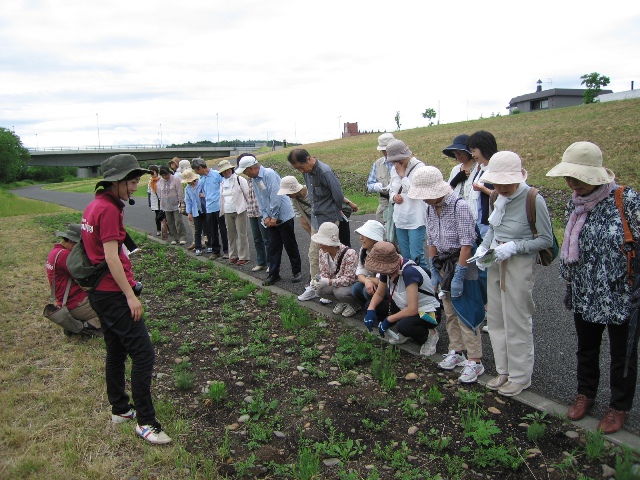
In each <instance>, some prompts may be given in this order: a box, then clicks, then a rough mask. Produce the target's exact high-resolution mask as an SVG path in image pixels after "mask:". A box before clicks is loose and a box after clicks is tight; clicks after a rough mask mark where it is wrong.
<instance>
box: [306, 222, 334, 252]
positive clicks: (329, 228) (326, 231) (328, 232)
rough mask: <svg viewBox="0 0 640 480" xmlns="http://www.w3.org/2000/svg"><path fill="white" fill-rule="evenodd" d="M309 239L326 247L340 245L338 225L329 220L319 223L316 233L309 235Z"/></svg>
mask: <svg viewBox="0 0 640 480" xmlns="http://www.w3.org/2000/svg"><path fill="white" fill-rule="evenodd" d="M311 240H313V241H314V242H316V243H317V244H318V245H326V246H327V247H339V246H340V245H341V244H340V235H339V230H338V226H337V225H336V224H335V223H331V222H324V223H323V224H322V225H320V228H318V233H316V234H315V235H311Z"/></svg>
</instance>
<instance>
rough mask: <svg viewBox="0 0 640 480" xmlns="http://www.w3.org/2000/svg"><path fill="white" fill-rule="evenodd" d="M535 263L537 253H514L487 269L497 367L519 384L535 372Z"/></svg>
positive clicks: (490, 330)
mask: <svg viewBox="0 0 640 480" xmlns="http://www.w3.org/2000/svg"><path fill="white" fill-rule="evenodd" d="M535 263H536V259H535V255H514V256H513V257H511V258H509V259H508V260H506V261H503V262H500V263H495V264H493V265H491V266H490V267H489V268H488V270H487V297H488V302H487V326H488V327H489V338H491V348H492V349H493V356H494V358H495V362H496V370H497V372H498V374H499V375H509V381H511V382H515V383H519V384H526V383H528V382H530V381H531V375H532V373H533V362H534V347H533V314H534V312H535V305H534V304H533V283H534V266H535ZM501 280H502V282H501Z"/></svg>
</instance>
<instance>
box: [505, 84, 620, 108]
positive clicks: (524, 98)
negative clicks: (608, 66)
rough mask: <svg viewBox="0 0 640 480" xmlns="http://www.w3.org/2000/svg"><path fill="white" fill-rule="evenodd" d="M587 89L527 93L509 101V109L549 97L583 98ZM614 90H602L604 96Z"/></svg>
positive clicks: (555, 89)
mask: <svg viewBox="0 0 640 480" xmlns="http://www.w3.org/2000/svg"><path fill="white" fill-rule="evenodd" d="M586 91H587V89H586V88H552V89H550V90H542V91H540V92H533V93H527V94H526V95H520V96H519V97H514V98H512V99H511V100H509V107H513V106H515V105H516V104H518V103H520V102H528V101H531V100H537V99H539V98H549V97H582V94H583V93H584V92H586ZM611 92H612V90H602V92H600V93H602V94H604V93H611Z"/></svg>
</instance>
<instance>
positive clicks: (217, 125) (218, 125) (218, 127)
mask: <svg viewBox="0 0 640 480" xmlns="http://www.w3.org/2000/svg"><path fill="white" fill-rule="evenodd" d="M216 129H217V130H218V146H220V124H219V123H218V114H217V113H216Z"/></svg>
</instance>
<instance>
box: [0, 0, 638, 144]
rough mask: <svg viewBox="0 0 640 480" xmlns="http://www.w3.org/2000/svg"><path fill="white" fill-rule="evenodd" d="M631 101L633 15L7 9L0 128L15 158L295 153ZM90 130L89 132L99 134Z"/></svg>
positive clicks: (601, 5) (595, 8)
mask: <svg viewBox="0 0 640 480" xmlns="http://www.w3.org/2000/svg"><path fill="white" fill-rule="evenodd" d="M594 71H597V72H599V73H601V74H604V75H607V76H609V77H610V78H611V84H610V85H609V87H607V88H609V89H611V90H613V91H614V92H618V91H624V90H629V89H630V85H631V81H632V80H635V86H636V88H640V2H639V1H637V0H633V1H631V0H628V1H622V0H611V1H608V2H593V1H586V2H585V1H583V2H569V1H565V0H555V1H547V0H541V1H529V2H523V1H513V0H509V1H492V0H485V1H477V0H474V1H466V0H457V1H436V2H433V1H426V0H411V1H405V0H395V1H385V2H382V1H377V0H369V1H363V0H341V1H335V0H320V1H315V2H308V1H299V0H298V1H293V0H277V1H265V0H262V1H252V0H226V1H224V2H223V1H220V0H183V1H171V2H169V1H165V0H154V1H151V0H128V1H114V0H99V1H98V0H95V1H79V0H77V1H72V0H51V1H39V0H31V1H23V0H5V1H3V2H2V8H0V126H1V127H5V128H10V129H15V132H16V134H17V135H19V136H20V137H21V139H22V142H23V144H24V145H25V146H26V147H29V148H35V147H36V146H38V147H40V148H43V147H59V146H70V147H81V146H97V145H98V141H100V144H101V145H102V146H105V145H124V144H158V143H160V136H161V137H162V143H163V144H170V143H182V142H186V141H198V140H213V141H216V140H217V139H218V137H219V138H220V140H233V139H236V138H238V139H267V138H268V139H273V138H275V139H278V140H282V139H287V140H288V141H290V142H291V141H294V142H295V141H297V142H301V143H309V142H315V141H323V140H329V139H334V138H338V137H339V136H340V133H341V131H342V123H344V122H358V125H359V127H360V130H376V131H377V130H380V131H385V130H387V131H393V130H395V129H396V125H395V122H394V116H395V114H396V111H399V112H400V121H401V124H402V129H405V128H413V127H419V126H424V125H426V124H427V121H426V120H425V119H423V118H422V116H421V113H422V112H424V110H425V109H426V108H429V107H430V108H433V109H435V110H438V108H439V113H440V121H441V122H442V123H450V122H456V121H461V120H466V119H476V118H479V117H480V116H481V115H482V116H484V117H488V116H490V115H491V113H492V112H495V113H498V112H500V113H501V114H503V115H504V114H506V113H507V110H506V109H505V107H506V106H507V105H508V102H509V100H510V99H511V98H512V97H516V96H518V95H523V94H526V93H530V92H533V91H535V89H536V81H537V80H538V79H540V80H542V82H543V85H542V86H543V89H545V90H546V89H548V88H581V85H580V76H581V75H583V74H585V73H590V72H594ZM98 128H99V135H98Z"/></svg>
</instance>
